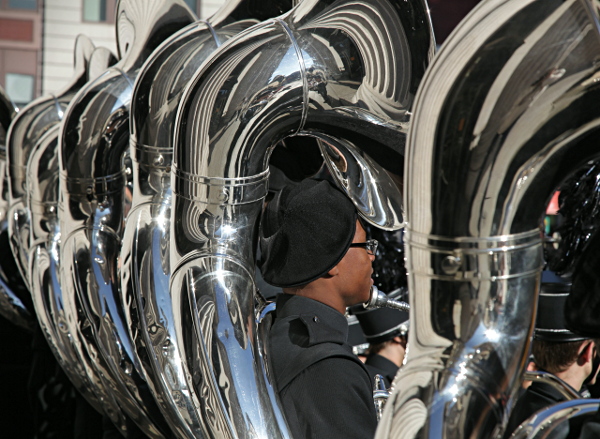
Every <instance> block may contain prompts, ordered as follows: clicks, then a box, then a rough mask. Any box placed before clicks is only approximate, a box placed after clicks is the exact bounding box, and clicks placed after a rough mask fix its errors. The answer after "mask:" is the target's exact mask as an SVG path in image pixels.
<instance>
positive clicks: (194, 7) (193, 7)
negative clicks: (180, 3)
mask: <svg viewBox="0 0 600 439" xmlns="http://www.w3.org/2000/svg"><path fill="white" fill-rule="evenodd" d="M185 3H186V4H187V5H188V6H189V7H190V9H191V10H192V11H193V12H194V14H196V15H198V11H200V8H199V7H198V2H197V1H196V0H185Z"/></svg>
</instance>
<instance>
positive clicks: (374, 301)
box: [363, 285, 410, 312]
mask: <svg viewBox="0 0 600 439" xmlns="http://www.w3.org/2000/svg"><path fill="white" fill-rule="evenodd" d="M363 306H364V307H365V309H373V308H393V309H398V310H400V311H406V312H408V311H410V305H409V304H408V303H406V302H402V301H401V300H394V299H391V298H389V297H388V296H387V295H386V294H385V293H384V292H382V291H379V288H377V287H376V286H375V285H373V286H372V287H371V297H370V298H369V300H368V301H367V302H364V303H363Z"/></svg>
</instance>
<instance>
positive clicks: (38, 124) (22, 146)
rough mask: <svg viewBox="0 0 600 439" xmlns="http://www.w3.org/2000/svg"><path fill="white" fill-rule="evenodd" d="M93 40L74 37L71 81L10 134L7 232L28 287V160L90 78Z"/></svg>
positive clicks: (32, 108) (33, 107) (22, 117)
mask: <svg viewBox="0 0 600 439" xmlns="http://www.w3.org/2000/svg"><path fill="white" fill-rule="evenodd" d="M93 51H94V44H93V43H92V41H91V40H90V39H89V38H88V37H86V36H85V35H79V36H78V37H77V39H76V40H75V50H74V72H73V77H72V78H71V80H70V81H69V83H68V84H67V85H66V86H65V87H64V88H63V89H62V90H61V91H59V92H58V93H56V94H51V95H48V96H43V97H41V98H38V99H36V100H34V101H33V102H31V103H30V104H28V105H27V106H26V107H24V108H23V109H22V110H21V111H19V114H18V115H17V117H16V118H15V120H14V121H13V123H12V124H11V127H10V130H9V132H8V138H7V144H6V145H7V170H8V175H9V180H8V183H9V184H8V188H9V210H8V215H7V216H8V233H9V236H10V246H11V250H12V252H13V255H14V256H15V260H16V262H17V266H18V268H19V272H20V273H21V276H22V277H23V280H24V282H25V285H26V286H27V287H28V288H29V273H28V272H27V268H28V265H29V262H28V260H27V257H28V255H29V225H30V224H29V218H28V215H27V211H26V209H25V206H26V201H25V200H24V197H25V194H26V192H27V188H26V182H25V174H26V167H27V160H28V159H29V155H30V154H31V150H32V149H33V147H34V146H35V144H36V142H37V141H38V140H40V138H41V137H42V135H44V134H45V133H46V132H47V131H48V130H49V129H50V128H52V127H53V126H54V125H56V124H58V123H59V122H60V121H61V120H62V118H63V116H64V112H65V110H66V108H67V105H68V104H69V102H70V101H71V99H73V96H75V93H76V92H77V91H78V90H79V89H80V88H81V87H82V86H83V85H84V84H85V83H86V82H87V80H88V75H87V66H88V62H89V59H90V57H91V55H92V52H93Z"/></svg>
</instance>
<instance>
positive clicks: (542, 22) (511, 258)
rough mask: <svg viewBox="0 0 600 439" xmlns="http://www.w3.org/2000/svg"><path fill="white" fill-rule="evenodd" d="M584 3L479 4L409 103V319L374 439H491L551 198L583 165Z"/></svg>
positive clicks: (592, 112)
mask: <svg viewBox="0 0 600 439" xmlns="http://www.w3.org/2000/svg"><path fill="white" fill-rule="evenodd" d="M597 13H598V8H597V2H593V1H588V0H569V1H555V0H550V1H543V2H539V1H533V0H531V1H530V0H491V1H487V2H482V3H480V4H479V6H478V7H477V8H476V9H475V10H473V12H472V13H471V14H470V15H469V16H468V17H467V18H466V19H465V20H464V21H463V22H462V23H461V24H460V25H459V26H458V28H457V29H456V30H455V31H454V33H453V35H452V36H451V37H450V38H449V39H448V40H447V41H446V42H445V44H444V45H443V46H442V48H441V50H440V52H439V53H438V55H437V56H436V58H435V59H434V62H433V63H432V65H431V68H430V69H429V70H428V72H427V74H426V76H425V78H424V80H423V83H422V84H421V87H420V89H419V93H418V96H417V98H416V100H415V105H414V108H415V111H414V118H413V120H412V124H411V126H410V129H409V139H408V149H407V156H406V161H405V186H404V189H405V196H404V200H405V203H406V204H405V209H406V210H405V212H406V222H407V225H406V235H405V237H406V248H407V252H406V258H407V266H406V268H407V271H408V273H409V284H408V288H409V292H410V304H411V319H410V331H409V340H408V343H409V345H410V349H409V352H408V354H407V361H406V364H405V365H404V366H403V367H402V368H401V369H400V371H399V373H398V375H397V376H396V379H395V380H394V388H395V389H396V391H395V392H393V393H392V396H391V397H390V400H389V401H388V404H387V405H386V409H385V411H384V416H383V418H382V420H381V422H380V424H379V427H378V431H377V435H376V437H377V438H379V439H381V438H388V437H390V438H391V437H393V438H436V439H440V438H471V439H476V438H489V437H500V436H501V435H502V434H503V430H504V428H505V427H504V425H505V422H506V421H507V417H508V413H507V407H509V406H510V401H511V398H512V397H513V396H514V395H515V393H516V391H517V389H518V387H519V385H520V377H521V376H522V372H523V368H524V365H525V364H527V361H526V358H527V354H528V351H529V343H530V337H531V331H532V328H533V322H534V321H535V311H536V303H537V292H538V289H539V282H540V272H541V269H542V266H543V263H544V261H543V256H542V234H541V218H542V217H543V214H544V212H545V209H546V206H547V204H548V201H549V199H550V197H551V195H552V192H553V191H554V189H555V188H556V187H557V186H558V184H559V183H560V182H561V181H562V180H563V179H565V178H567V177H568V176H569V175H570V173H572V172H574V171H575V170H576V169H578V167H579V166H580V165H581V164H583V163H586V162H587V161H589V160H591V159H594V158H597V157H598V154H599V152H600V151H599V150H598V148H597V143H596V141H595V140H594V139H595V138H597V135H598V131H597V129H598V127H599V126H600V118H598V114H599V113H598V109H597V108H598V107H597V105H596V104H595V102H597V99H598V91H599V89H598V85H597V84H598V83H597V78H598V64H597V54H598V53H600V36H599V32H598V27H597V23H598V17H597Z"/></svg>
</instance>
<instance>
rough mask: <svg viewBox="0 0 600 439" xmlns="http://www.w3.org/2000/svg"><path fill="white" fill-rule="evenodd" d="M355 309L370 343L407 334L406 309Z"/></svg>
mask: <svg viewBox="0 0 600 439" xmlns="http://www.w3.org/2000/svg"><path fill="white" fill-rule="evenodd" d="M361 306H362V305H361ZM353 311H354V315H356V318H357V319H358V321H359V322H360V327H361V328H362V330H363V332H364V333H365V338H366V339H367V341H368V342H369V343H372V344H377V343H383V342H384V341H388V340H391V339H393V338H394V337H396V336H398V335H405V334H406V332H407V331H408V313H407V312H406V311H400V310H397V309H391V308H377V309H370V310H363V311H358V310H356V307H354V308H353Z"/></svg>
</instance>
